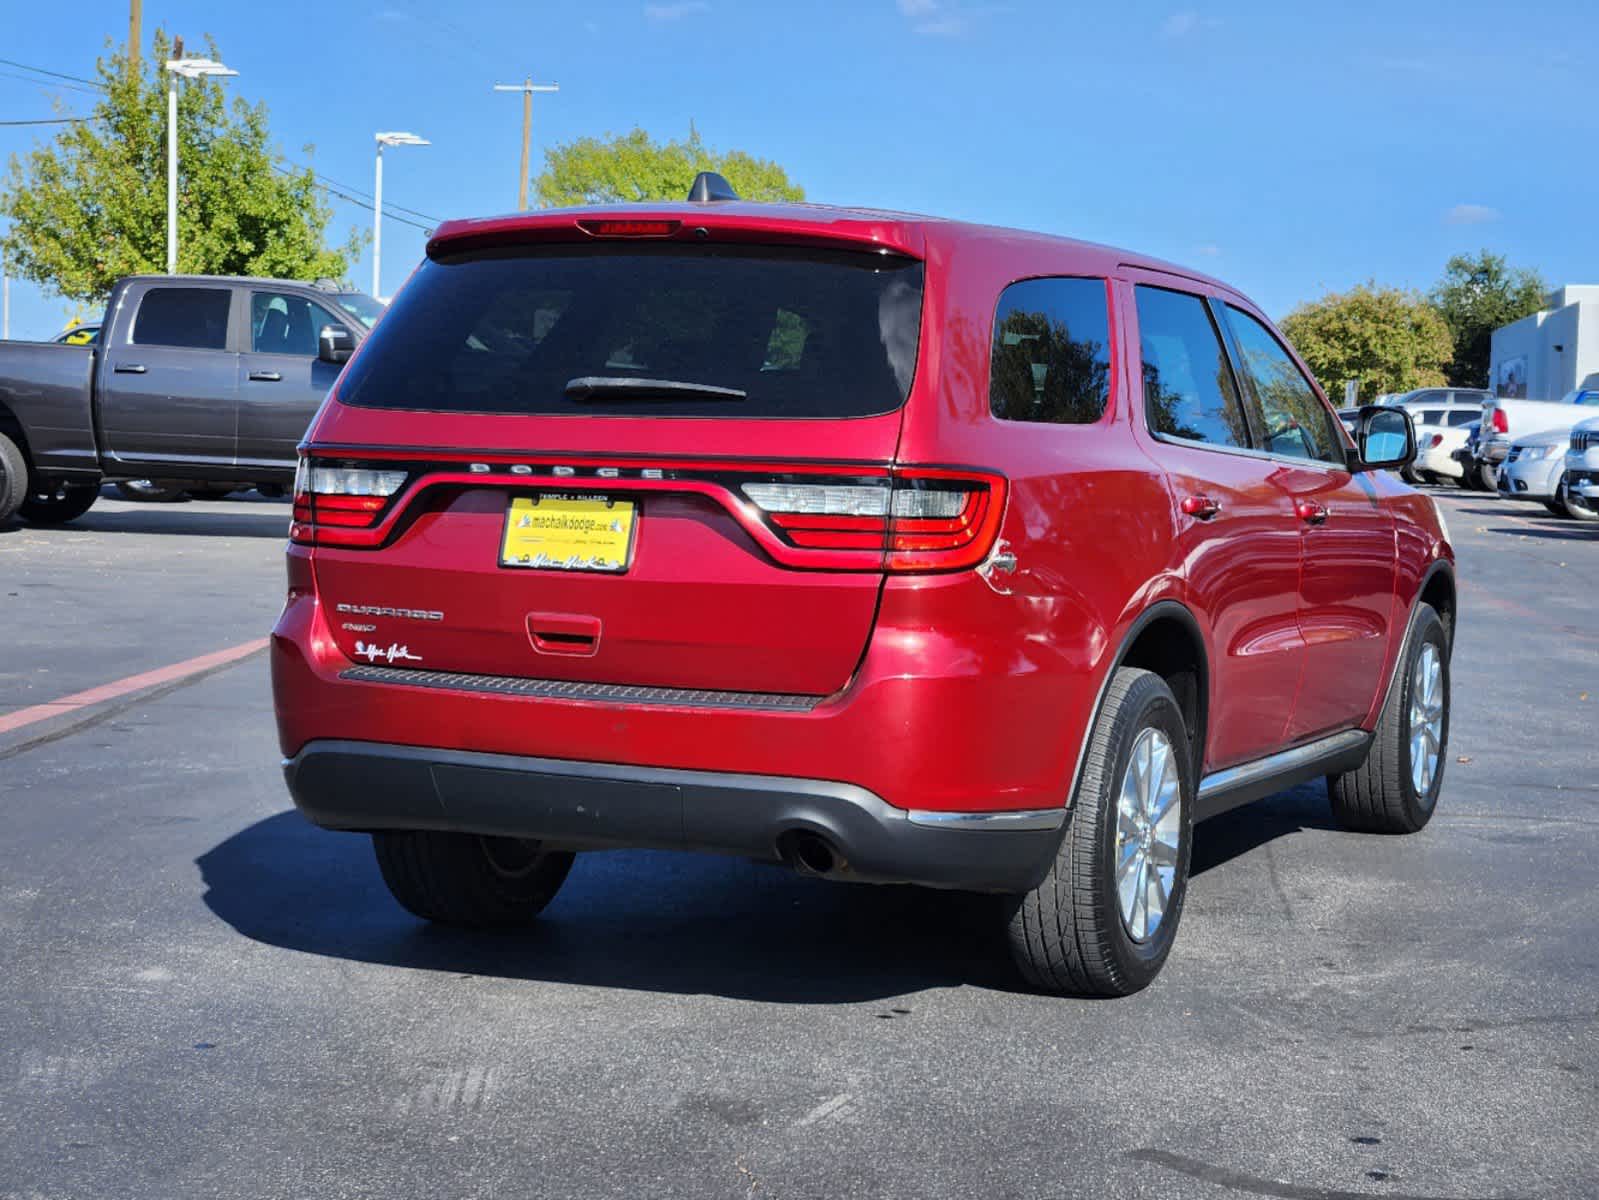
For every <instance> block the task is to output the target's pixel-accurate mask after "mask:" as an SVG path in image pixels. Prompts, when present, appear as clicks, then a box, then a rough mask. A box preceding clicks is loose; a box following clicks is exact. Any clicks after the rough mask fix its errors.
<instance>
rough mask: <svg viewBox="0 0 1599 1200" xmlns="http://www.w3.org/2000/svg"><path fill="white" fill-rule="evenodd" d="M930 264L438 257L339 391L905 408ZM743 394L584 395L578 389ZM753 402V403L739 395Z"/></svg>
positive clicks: (600, 255) (767, 254)
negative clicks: (586, 383)
mask: <svg viewBox="0 0 1599 1200" xmlns="http://www.w3.org/2000/svg"><path fill="white" fill-rule="evenodd" d="M921 312H922V264H921V263H919V262H916V261H914V260H912V259H906V258H900V257H895V256H890V255H886V254H876V253H862V252H854V251H842V252H841V251H818V250H801V249H787V248H775V247H759V248H734V247H705V246H694V247H680V246H650V247H641V246H636V245H626V246H614V247H612V246H605V247H600V246H591V245H584V246H572V247H540V248H536V249H516V250H496V251H481V252H474V253H470V254H465V255H460V256H455V257H450V258H447V259H442V260H438V261H433V260H429V261H427V262H425V263H423V265H422V266H421V267H420V268H419V269H418V271H417V273H416V275H415V276H414V277H413V278H412V279H411V281H410V282H409V283H407V284H406V286H405V288H404V289H403V290H402V291H401V293H400V294H399V296H398V297H396V299H395V301H394V303H393V305H392V306H391V308H390V310H389V312H388V314H387V315H386V316H385V317H384V319H383V321H382V322H381V323H380V324H379V325H378V327H377V329H376V330H375V331H374V332H373V334H372V337H371V338H370V339H369V340H368V344H367V345H366V346H365V347H364V348H363V349H362V351H361V353H360V355H359V356H358V357H357V358H356V361H355V362H354V363H352V364H351V367H350V370H349V372H348V373H347V374H346V375H345V377H344V381H343V383H342V384H341V385H340V387H339V399H340V400H341V401H342V402H344V403H346V404H355V405H363V406H366V407H369V408H400V409H427V410H433V411H443V412H474V413H537V414H548V413H563V414H574V413H603V414H609V415H620V414H625V415H628V416H642V415H650V416H656V415H659V416H678V417H735V418H745V417H860V416H869V415H872V414H875V413H884V412H890V411H892V410H893V409H896V408H898V407H899V406H900V405H901V404H903V403H904V402H905V397H906V396H907V395H908V394H909V392H910V386H911V378H912V376H913V375H914V373H915V369H916V343H917V336H918V333H919V331H920V327H921ZM595 378H599V379H605V378H611V379H644V380H651V381H657V382H660V381H665V382H672V383H678V384H689V385H694V386H699V387H706V388H713V389H727V390H729V391H731V392H733V393H735V395H732V396H730V395H728V394H726V393H725V392H722V393H718V394H716V395H694V394H692V393H690V394H687V395H685V394H684V393H683V391H682V389H678V391H677V394H676V395H669V393H668V392H667V390H666V389H661V390H659V391H657V392H655V393H649V392H648V391H647V390H641V391H639V392H637V393H633V392H627V391H618V390H616V389H615V388H608V387H604V386H601V387H599V388H589V389H587V390H586V391H585V390H584V389H581V388H579V389H573V390H574V391H575V392H576V393H577V394H568V391H569V389H568V384H569V383H571V382H572V381H574V380H578V379H595ZM737 392H743V393H744V395H743V397H742V398H738V397H736V393H737Z"/></svg>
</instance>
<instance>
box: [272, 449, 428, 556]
mask: <svg viewBox="0 0 1599 1200" xmlns="http://www.w3.org/2000/svg"><path fill="white" fill-rule="evenodd" d="M408 477H409V474H408V472H406V471H397V470H393V469H392V468H388V469H386V468H384V467H374V466H366V465H362V464H358V463H339V462H328V461H326V460H322V459H314V458H302V459H300V465H299V467H298V468H297V469H296V471H295V473H294V520H293V521H292V522H290V524H289V540H290V541H291V542H300V543H302V544H305V545H313V544H315V543H316V541H317V533H318V530H327V529H340V528H343V529H370V528H371V527H372V526H373V525H375V524H377V522H378V519H379V518H380V517H381V516H382V515H383V511H384V509H386V508H387V507H388V506H389V501H390V500H391V499H392V498H393V496H394V495H395V493H396V492H398V491H399V490H400V489H401V488H403V487H404V486H405V481H406V479H407V478H408Z"/></svg>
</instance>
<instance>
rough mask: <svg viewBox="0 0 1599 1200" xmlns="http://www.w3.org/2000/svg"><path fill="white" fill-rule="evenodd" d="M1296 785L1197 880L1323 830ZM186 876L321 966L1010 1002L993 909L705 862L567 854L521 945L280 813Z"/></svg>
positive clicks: (847, 999) (208, 896)
mask: <svg viewBox="0 0 1599 1200" xmlns="http://www.w3.org/2000/svg"><path fill="white" fill-rule="evenodd" d="M1333 828H1334V825H1333V823H1332V820H1331V816H1330V814H1329V812H1328V810H1327V802H1326V795H1325V792H1324V791H1322V790H1321V789H1320V786H1319V785H1316V784H1309V785H1306V786H1304V787H1301V788H1297V789H1295V790H1294V791H1292V792H1286V793H1284V794H1282V795H1281V796H1276V797H1273V798H1272V799H1270V800H1265V801H1261V802H1259V803H1257V804H1254V805H1250V806H1248V807H1246V808H1243V809H1239V810H1236V811H1234V812H1232V813H1228V814H1225V815H1223V816H1220V817H1216V818H1213V819H1211V820H1209V821H1206V822H1203V823H1201V824H1200V825H1199V826H1198V828H1197V830H1196V833H1195V838H1194V851H1193V866H1192V871H1193V873H1194V874H1195V875H1199V874H1202V873H1204V872H1206V871H1210V870H1214V869H1216V868H1218V867H1221V866H1223V865H1224V864H1226V863H1228V862H1231V861H1232V860H1234V859H1236V858H1239V857H1240V856H1242V855H1245V854H1248V853H1249V852H1250V851H1253V850H1255V849H1257V848H1259V847H1260V846H1262V845H1264V844H1265V843H1266V842H1269V841H1271V840H1273V839H1275V838H1279V837H1284V836H1287V835H1288V834H1292V833H1298V832H1300V831H1302V830H1309V829H1317V830H1330V829H1333ZM196 865H197V866H198V867H199V868H200V874H201V878H202V880H203V881H204V883H205V886H206V892H205V896H204V901H205V904H206V907H208V908H209V909H210V910H211V911H212V912H213V913H214V914H215V915H216V916H218V917H219V918H221V919H222V920H223V921H225V922H227V924H228V925H230V926H232V928H233V929H234V930H236V931H237V932H238V933H240V934H242V935H243V936H245V937H247V938H250V939H252V940H254V941H258V942H263V943H265V944H267V945H271V946H278V947H281V948H283V949H288V950H298V951H302V952H304V953H307V954H319V955H325V956H328V957H332V958H343V959H351V960H354V961H359V962H368V963H379V964H384V965H389V966H402V967H411V968H417V969H422V970H431V971H448V972H453V973H455V974H463V975H484V976H491V977H495V978H505V979H525V980H542V981H545V982H550V983H575V984H583V985H586V986H595V987H615V988H631V989H635V990H640V991H653V992H672V993H683V994H710V995H719V996H725V997H728V998H732V999H742V1000H758V1001H768V1002H776V1003H787V1004H838V1003H859V1002H866V1001H873V1000H885V999H889V998H892V997H896V996H903V995H906V994H909V993H912V992H917V991H922V990H925V989H927V988H935V987H955V986H961V985H965V986H974V987H983V988H988V989H991V990H995V991H1021V990H1024V985H1023V984H1022V982H1021V979H1020V977H1019V976H1018V975H1017V974H1016V972H1015V969H1014V967H1012V965H1011V963H1010V961H1009V957H1008V954H1007V951H1006V947H1005V939H1004V937H1003V936H1002V930H1003V928H1004V921H1005V908H1006V901H1005V899H1004V898H1003V897H998V896H982V895H972V894H969V893H961V892H943V891H934V890H931V889H925V888H912V887H873V886H868V885H861V884H839V883H829V882H825V881H822V880H816V879H806V878H802V877H800V876H798V875H795V874H793V873H792V872H790V871H788V870H785V869H783V868H780V867H772V866H766V865H763V864H759V863H751V862H745V861H742V860H739V859H733V858H725V857H720V856H716V855H708V854H674V853H669V852H656V851H643V850H639V851H609V852H604V853H591V854H580V855H579V856H578V858H577V862H576V865H575V866H574V867H573V868H572V873H571V875H570V876H569V877H568V879H567V881H566V884H565V886H564V887H563V888H562V889H561V892H560V894H559V895H558V896H557V897H556V898H555V900H554V902H553V903H552V904H551V905H550V907H549V908H548V909H547V910H546V911H545V913H544V915H543V916H542V917H541V918H540V920H539V922H538V923H537V924H536V925H535V926H533V927H532V928H531V929H528V930H523V931H517V932H514V933H477V932H471V931H465V930H459V929H447V928H443V927H439V926H432V925H428V924H426V923H425V922H422V921H419V920H417V919H416V918H414V917H412V916H411V915H410V914H408V913H406V912H405V911H404V910H402V909H401V908H400V907H399V905H397V904H396V903H395V902H394V900H393V899H392V898H391V897H390V896H389V893H388V891H387V889H386V888H385V887H384V885H383V881H382V879H381V877H380V876H379V874H378V869H377V865H376V862H375V861H374V859H373V856H372V850H371V847H370V844H369V842H368V840H367V839H366V838H365V837H364V836H360V835H356V834H331V833H327V832H325V831H322V830H319V829H316V828H315V827H314V826H312V825H311V824H310V823H308V822H307V821H305V820H304V819H303V818H302V817H301V816H300V815H299V814H298V813H297V812H294V811H293V810H288V811H285V812H281V813H278V814H276V815H275V816H271V817H267V818H266V819H264V820H262V821H258V822H257V823H256V824H254V825H251V826H250V827H249V828H247V829H244V830H241V831H240V832H238V833H236V834H234V835H233V836H232V837H230V838H228V839H227V840H226V841H224V842H221V843H220V844H218V845H217V846H216V847H214V848H213V849H211V850H209V851H207V852H206V853H205V854H204V855H202V856H201V857H200V858H199V859H197V860H196Z"/></svg>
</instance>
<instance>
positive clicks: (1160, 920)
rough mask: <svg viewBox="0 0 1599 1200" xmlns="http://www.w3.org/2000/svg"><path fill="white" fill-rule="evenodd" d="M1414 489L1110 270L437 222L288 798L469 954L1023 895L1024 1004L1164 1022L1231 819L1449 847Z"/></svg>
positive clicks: (350, 393)
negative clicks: (1284, 812)
mask: <svg viewBox="0 0 1599 1200" xmlns="http://www.w3.org/2000/svg"><path fill="white" fill-rule="evenodd" d="M724 188H725V185H718V184H714V183H706V184H705V185H704V186H703V189H702V188H701V187H699V186H697V188H696V190H697V191H700V190H703V191H706V192H710V193H711V194H713V195H714V194H717V193H723V189H724ZM724 194H725V193H724ZM1132 381H1138V382H1137V383H1136V384H1134V383H1132ZM1357 446H1358V447H1359V448H1358V449H1357V448H1356V447H1357ZM1413 452H1414V431H1413V428H1412V426H1411V422H1410V419H1409V418H1408V416H1407V415H1406V414H1405V413H1403V412H1402V411H1395V410H1392V409H1382V408H1375V407H1374V408H1371V409H1368V410H1367V412H1366V413H1365V414H1364V415H1363V417H1362V419H1361V422H1360V424H1359V428H1358V437H1357V439H1356V442H1355V443H1354V444H1351V443H1350V441H1349V439H1348V438H1347V437H1346V436H1345V434H1344V432H1343V430H1342V429H1341V427H1340V425H1339V422H1338V421H1337V419H1336V418H1335V417H1334V415H1333V411H1332V408H1331V406H1330V405H1328V403H1327V402H1326V400H1325V399H1324V398H1323V396H1322V394H1321V392H1320V390H1319V388H1318V387H1317V386H1316V384H1315V383H1314V382H1313V381H1312V379H1311V376H1310V374H1309V372H1308V370H1307V369H1306V368H1305V366H1304V364H1303V363H1302V362H1300V360H1299V359H1298V358H1297V357H1296V356H1295V355H1294V353H1293V351H1292V350H1291V349H1290V348H1289V347H1288V345H1287V343H1286V341H1284V340H1283V338H1282V336H1281V335H1280V334H1279V333H1278V332H1277V331H1276V330H1275V329H1274V328H1273V327H1272V325H1271V323H1270V322H1269V321H1268V320H1267V319H1266V317H1265V316H1264V315H1262V313H1261V311H1260V309H1259V308H1258V307H1256V306H1255V305H1254V304H1252V303H1251V302H1250V301H1249V300H1248V299H1246V298H1245V297H1244V296H1243V295H1241V294H1240V293H1238V292H1237V291H1235V290H1233V289H1232V288H1230V287H1228V286H1227V285H1226V284H1224V283H1221V282H1218V281H1216V280H1213V279H1209V278H1206V277H1203V276H1200V275H1196V274H1193V273H1191V272H1188V271H1185V270H1183V269H1181V268H1178V267H1173V266H1170V265H1168V264H1165V263H1161V262H1157V261H1155V260H1152V259H1149V258H1145V257H1142V256H1139V255H1134V254H1128V253H1124V252H1122V251H1119V250H1112V249H1107V248H1105V247H1100V246H1092V245H1088V244H1085V243H1081V242H1074V241H1069V240H1065V239H1061V238H1054V237H1046V236H1042V235H1038V234H1030V233H1019V232H1011V231H1006V230H1000V229H995V228H991V227H985V226H978V225H967V224H961V223H957V222H953V221H941V220H934V219H929V218H922V217H907V216H903V215H897V214H890V213H877V212H866V211H858V210H851V209H829V208H821V207H813V206H804V205H781V204H771V205H767V204H753V203H743V202H739V201H737V200H712V201H701V202H691V203H687V204H670V203H664V204H647V205H637V206H628V207H621V208H594V209H575V210H555V211H546V212H538V213H522V214H518V215H515V216H510V217H503V218H493V219H486V220H477V221H451V222H446V223H445V224H443V225H442V226H440V227H439V228H438V229H437V230H436V231H435V232H434V234H433V236H432V238H431V240H430V241H429V243H428V247H427V257H426V259H425V261H424V262H423V264H422V265H421V266H420V267H419V268H418V269H417V271H416V272H415V273H414V274H413V275H412V277H411V279H410V281H409V282H408V283H407V284H406V285H405V287H404V289H403V290H402V291H401V292H400V294H399V295H398V296H397V297H396V299H395V300H394V302H393V305H392V307H391V309H390V312H389V313H388V315H387V316H386V317H385V318H384V320H383V321H382V323H381V324H379V326H378V327H377V329H376V330H374V331H373V333H372V336H371V337H370V338H369V339H368V340H367V342H366V343H365V344H364V345H363V346H362V347H361V349H360V350H359V351H358V352H357V353H356V356H355V358H354V359H353V360H352V361H351V362H350V364H349V366H348V368H347V370H346V371H345V373H344V375H343V376H342V377H341V379H340V381H339V385H338V387H337V388H336V390H335V393H334V394H333V395H332V396H330V397H329V400H328V403H327V404H326V405H325V406H324V407H323V409H322V411H321V414H320V415H319V417H318V419H317V421H316V423H315V425H314V427H313V428H312V429H311V431H310V432H309V433H308V435H307V438H306V443H305V448H304V458H303V459H302V461H301V467H300V472H299V476H298V480H297V482H296V485H295V498H294V521H293V524H292V526H291V532H290V546H289V548H288V581H289V582H288V599H287V603H286V605H285V607H284V609H283V611H282V614H281V616H280V618H279V620H278V623H277V625H276V628H275V630H274V632H273V637H272V652H271V661H272V678H273V690H274V698H275V708H276V713H277V720H278V731H279V738H280V741H281V746H282V752H283V755H284V758H285V766H284V769H285V773H286V776H287V782H288V785H289V790H290V791H291V793H292V794H293V797H294V800H295V803H296V804H297V805H298V806H299V808H300V809H301V811H302V812H304V813H305V814H306V815H307V816H308V817H309V818H310V819H311V820H312V821H314V822H316V823H317V824H319V825H322V826H325V827H327V828H329V829H337V830H355V831H362V832H366V833H370V834H371V835H372V837H373V841H374V845H375V850H376V854H377V860H378V865H379V866H380V868H381V870H382V874H383V878H384V880H385V882H386V883H387V885H388V887H389V889H390V890H391V891H392V893H393V894H394V896H395V897H396V899H398V901H399V902H400V903H401V904H402V905H404V906H405V907H406V908H407V909H409V910H410V911H411V912H413V913H415V914H417V915H419V916H421V917H424V918H427V919H430V920H435V921H441V922H445V923H451V924H463V925H514V924H521V923H524V922H526V921H528V920H531V919H532V918H533V917H534V916H535V914H537V912H538V911H539V910H540V909H541V908H542V907H543V906H544V905H545V904H546V903H547V902H548V901H549V900H550V898H551V897H552V896H553V895H554V894H555V892H556V890H557V889H558V888H559V887H560V886H561V882H562V880H563V879H564V878H565V876H566V873H567V870H568V868H569V867H570V866H571V864H572V856H573V853H574V852H576V851H582V850H588V849H597V848H605V847H636V846H656V847H670V848H674V849H680V850H700V851H718V852H723V853H729V854H736V855H741V856H747V857H753V858H756V859H762V860H769V861H772V862H782V863H787V864H788V865H790V866H792V867H793V868H795V869H797V870H799V871H802V872H805V873H809V874H814V875H820V876H825V877H827V878H830V879H840V880H861V881H868V882H878V883H915V884H924V885H930V886H934V887H946V888H959V889H968V890H974V891H984V892H996V893H1002V894H1005V895H1006V896H1007V897H1008V900H1007V902H1006V909H1007V912H1008V914H1009V916H1008V929H1009V938H1010V945H1011V949H1012V951H1013V953H1014V955H1015V957H1016V960H1017V962H1018V963H1019V965H1020V967H1021V970H1022V972H1023V973H1024V975H1025V976H1026V977H1027V978H1028V979H1029V980H1030V981H1031V982H1032V983H1033V984H1034V985H1036V986H1038V987H1041V988H1045V989H1050V990H1061V991H1071V992H1082V993H1095V994H1122V993H1127V992H1131V991H1134V990H1136V989H1138V988H1140V987H1143V986H1144V985H1145V984H1147V983H1148V982H1149V981H1150V980H1151V979H1152V978H1153V977H1154V976H1155V974H1156V972H1157V971H1158V970H1159V968H1160V966H1161V964H1162V962H1163V961H1164V960H1165V958H1166V955H1167V953H1168V952H1169V950H1170V948H1171V946H1172V940H1173V937H1174V936H1175V933H1176V929H1177V925H1178V919H1179V917H1180V915H1181V912H1182V908H1183V903H1184V897H1185V892H1186V877H1187V872H1188V863H1189V847H1190V844H1191V830H1192V825H1193V821H1194V820H1195V819H1197V818H1199V817H1202V816H1206V815H1208V814H1212V813H1216V812H1220V811H1223V810H1225V809H1228V808H1232V807H1234V806H1236V805H1238V804H1241V803H1245V802H1248V801H1251V800H1254V799H1257V798H1259V797H1262V796H1265V795H1268V794H1270V793H1273V792H1276V791H1278V790H1280V789H1282V788H1284V787H1287V786H1289V785H1291V784H1294V783H1298V782H1302V781H1304V780H1308V779H1316V778H1322V777H1328V778H1330V780H1331V783H1330V791H1331V796H1332V804H1333V809H1334V811H1335V812H1336V813H1337V814H1338V816H1339V817H1340V819H1341V820H1343V821H1344V822H1345V823H1347V824H1348V825H1350V826H1353V827H1355V828H1360V829H1371V830H1383V831H1388V832H1409V831H1414V830H1418V829H1420V828H1421V827H1422V826H1423V825H1425V824H1426V823H1427V821H1428V819H1429V818H1430V816H1431V815H1432V812H1433V811H1434V806H1435V805H1436V803H1437V800H1438V794H1439V787H1440V784H1441V780H1442V776H1443V771H1444V766H1445V764H1446V763H1447V761H1448V754H1447V745H1448V722H1449V660H1450V647H1451V631H1452V629H1453V625H1454V613H1455V583H1454V571H1453V562H1454V557H1453V551H1452V549H1451V546H1450V541H1449V536H1448V532H1447V530H1446V529H1445V527H1444V525H1443V521H1442V518H1441V516H1440V514H1439V512H1438V509H1437V507H1436V505H1435V504H1434V503H1433V501H1431V500H1430V499H1429V498H1427V497H1425V496H1422V495H1420V494H1418V493H1416V492H1414V491H1412V490H1411V489H1409V488H1407V487H1405V486H1404V485H1403V484H1402V483H1400V482H1399V481H1398V480H1397V479H1393V478H1390V477H1389V476H1388V475H1386V474H1385V473H1384V472H1385V471H1386V470H1388V469H1392V468H1395V467H1397V466H1399V465H1402V464H1403V463H1405V462H1406V461H1408V460H1409V458H1410V456H1411V455H1412V454H1413ZM1068 813H1069V814H1070V819H1069V820H1068ZM886 936H888V935H887V934H886V933H885V937H886ZM624 952H625V949H624V948H623V947H618V948H617V953H619V954H621V953H624Z"/></svg>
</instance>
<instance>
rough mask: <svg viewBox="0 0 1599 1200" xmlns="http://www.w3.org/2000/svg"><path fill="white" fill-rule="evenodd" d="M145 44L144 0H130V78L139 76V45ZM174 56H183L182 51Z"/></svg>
mask: <svg viewBox="0 0 1599 1200" xmlns="http://www.w3.org/2000/svg"><path fill="white" fill-rule="evenodd" d="M143 44H144V0H128V78H129V79H137V78H138V77H139V47H140V46H142V45H143ZM173 57H175V58H182V57H183V55H182V54H181V53H179V54H175V55H174V56H173Z"/></svg>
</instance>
